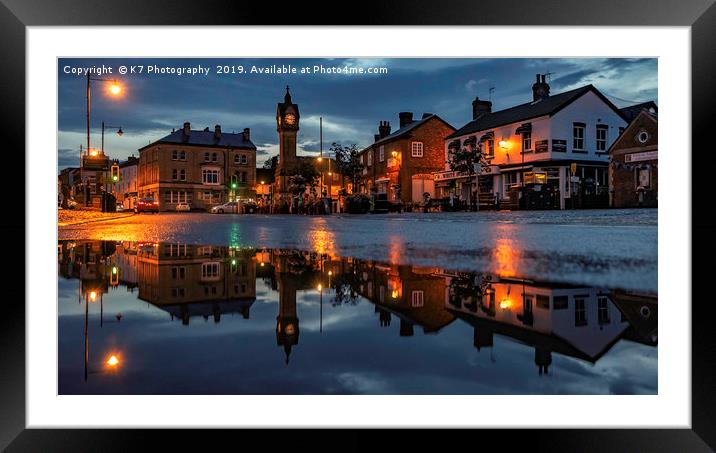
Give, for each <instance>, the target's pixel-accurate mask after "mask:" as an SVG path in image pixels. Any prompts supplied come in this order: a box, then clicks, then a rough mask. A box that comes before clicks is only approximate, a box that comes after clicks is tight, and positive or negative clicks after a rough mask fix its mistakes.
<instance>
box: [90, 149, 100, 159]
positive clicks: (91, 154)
mask: <svg viewBox="0 0 716 453" xmlns="http://www.w3.org/2000/svg"><path fill="white" fill-rule="evenodd" d="M97 154H99V151H97V150H96V149H91V150H89V155H90V156H92V157H95V156H96V155H97Z"/></svg>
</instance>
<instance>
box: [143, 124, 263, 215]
mask: <svg viewBox="0 0 716 453" xmlns="http://www.w3.org/2000/svg"><path fill="white" fill-rule="evenodd" d="M255 181H256V146H254V144H253V143H252V142H251V137H250V131H249V129H244V131H243V132H240V133H238V134H237V133H233V132H232V133H229V132H223V131H222V130H221V126H220V125H216V126H215V127H214V130H213V131H210V130H209V128H208V127H207V128H206V129H204V130H192V129H191V125H190V124H189V123H188V122H186V123H184V127H183V128H182V129H179V130H176V131H172V133H171V134H169V135H167V136H165V137H163V138H160V139H159V140H157V141H155V142H153V143H150V144H149V145H147V146H145V147H143V148H140V149H139V176H138V185H139V196H140V197H153V198H155V199H156V200H158V201H159V209H161V210H174V209H175V208H176V205H177V204H178V203H190V204H191V206H192V207H193V208H200V209H208V208H211V207H212V206H215V205H217V204H220V203H224V202H226V201H229V200H233V199H235V198H248V197H253V196H254V195H255V192H254V186H255ZM234 185H235V186H236V187H235V188H234Z"/></svg>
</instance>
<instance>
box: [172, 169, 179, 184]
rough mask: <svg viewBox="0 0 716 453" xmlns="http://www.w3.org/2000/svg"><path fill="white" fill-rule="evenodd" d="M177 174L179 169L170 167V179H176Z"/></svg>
mask: <svg viewBox="0 0 716 453" xmlns="http://www.w3.org/2000/svg"><path fill="white" fill-rule="evenodd" d="M178 174H179V171H178V170H177V169H176V168H172V180H174V181H176V180H177V175H178Z"/></svg>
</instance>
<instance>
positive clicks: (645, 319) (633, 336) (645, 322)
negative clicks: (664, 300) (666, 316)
mask: <svg viewBox="0 0 716 453" xmlns="http://www.w3.org/2000/svg"><path fill="white" fill-rule="evenodd" d="M611 299H612V301H613V302H614V304H615V305H616V306H617V307H618V308H619V310H620V311H621V312H622V313H623V314H624V317H625V318H626V319H627V320H628V321H629V324H630V327H629V330H627V331H626V332H625V333H624V338H627V339H629V340H632V341H636V342H639V343H644V344H647V345H649V346H656V345H657V343H658V341H659V323H658V316H657V315H658V308H659V306H658V301H657V298H656V296H654V295H652V294H641V293H636V292H633V291H621V290H614V291H611Z"/></svg>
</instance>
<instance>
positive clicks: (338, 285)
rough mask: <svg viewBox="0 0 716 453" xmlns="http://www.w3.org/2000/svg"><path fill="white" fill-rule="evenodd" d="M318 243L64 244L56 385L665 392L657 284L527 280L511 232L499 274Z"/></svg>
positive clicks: (166, 389)
mask: <svg viewBox="0 0 716 453" xmlns="http://www.w3.org/2000/svg"><path fill="white" fill-rule="evenodd" d="M236 233H237V237H238V232H236ZM314 239H315V241H314V242H315V243H316V245H317V251H316V252H304V251H298V250H287V249H252V248H242V247H238V246H232V245H229V246H213V245H192V244H183V243H143V242H108V241H74V242H69V241H62V242H60V243H59V244H58V254H59V274H60V280H59V283H60V304H59V322H60V324H59V327H60V328H59V335H60V338H59V345H60V351H59V359H60V363H59V368H60V369H59V385H60V393H70V394H74V393H130V394H131V393H189V394H191V393H197V394H205V393H217V394H221V393H226V394H231V393H259V394H271V393H312V394H315V393H436V394H445V393H458V394H459V393H464V394H469V393H476V394H483V393H517V394H522V393H656V388H657V386H656V381H657V378H656V360H657V359H656V345H657V340H658V337H657V297H656V296H655V295H651V294H637V293H633V292H625V291H620V290H614V289H612V290H610V289H605V288H589V287H583V286H570V285H564V284H549V283H545V282H534V281H528V280H524V279H520V278H519V277H517V276H515V275H514V273H513V272H512V269H513V267H512V266H513V262H514V260H515V259H517V258H515V257H514V256H512V255H510V253H511V252H510V250H511V248H510V246H509V244H503V246H504V247H502V248H500V247H499V244H498V248H497V252H496V256H495V259H497V260H498V261H499V262H500V269H502V270H503V272H500V273H499V274H498V275H491V274H484V273H470V272H453V271H450V270H446V269H441V268H428V267H417V266H405V265H399V264H387V263H389V262H390V263H395V262H396V260H395V259H394V257H393V255H394V254H395V252H394V251H393V250H388V251H386V255H387V256H386V260H385V262H374V261H367V260H358V259H352V258H345V257H338V256H334V255H332V254H331V250H332V248H333V247H332V245H331V240H330V238H314ZM234 243H239V241H238V239H237V241H235V242H234ZM396 247H398V246H397V245H396ZM74 280H76V282H75V283H73V281H74ZM420 331H422V333H423V334H426V335H419V332H420ZM269 336H275V337H274V339H273V340H272V339H270V337H269ZM299 339H300V341H301V343H302V344H301V345H300V346H299ZM83 344H84V348H82V345H83ZM82 349H84V351H83V352H84V354H83V360H82V361H79V360H78V358H79V355H80V352H81V350H82ZM485 349H487V350H488V352H487V355H485V353H484V351H483V350H485ZM279 353H280V360H277V359H279V357H278V356H277V354H279Z"/></svg>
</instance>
